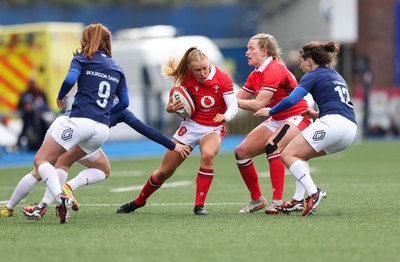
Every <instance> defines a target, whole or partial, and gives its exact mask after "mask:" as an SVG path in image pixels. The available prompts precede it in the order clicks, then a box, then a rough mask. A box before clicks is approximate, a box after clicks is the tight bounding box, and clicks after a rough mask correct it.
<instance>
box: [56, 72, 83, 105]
mask: <svg viewBox="0 0 400 262" xmlns="http://www.w3.org/2000/svg"><path fill="white" fill-rule="evenodd" d="M80 74H81V72H80V71H78V70H77V69H70V70H69V71H68V74H67V76H66V77H65V79H64V81H63V83H62V85H61V89H60V91H59V92H58V97H57V98H58V100H62V99H64V98H65V96H66V95H67V94H68V92H69V91H70V90H71V88H72V87H73V86H74V84H75V83H76V81H77V80H78V78H79V75H80Z"/></svg>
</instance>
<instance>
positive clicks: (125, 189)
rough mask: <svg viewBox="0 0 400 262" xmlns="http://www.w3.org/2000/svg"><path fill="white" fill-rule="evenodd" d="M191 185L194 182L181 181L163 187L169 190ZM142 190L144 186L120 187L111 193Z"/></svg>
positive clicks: (113, 189) (165, 184)
mask: <svg viewBox="0 0 400 262" xmlns="http://www.w3.org/2000/svg"><path fill="white" fill-rule="evenodd" d="M191 184H193V182H192V181H180V182H172V183H164V184H163V185H162V187H163V188H168V187H178V186H190V185H191ZM142 188H143V186H131V187H119V188H112V189H110V192H127V191H135V190H141V189H142Z"/></svg>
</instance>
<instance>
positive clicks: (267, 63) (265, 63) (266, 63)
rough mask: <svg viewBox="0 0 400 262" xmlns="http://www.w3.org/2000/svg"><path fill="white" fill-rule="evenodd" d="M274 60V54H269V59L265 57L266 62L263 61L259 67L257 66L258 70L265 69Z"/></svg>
mask: <svg viewBox="0 0 400 262" xmlns="http://www.w3.org/2000/svg"><path fill="white" fill-rule="evenodd" d="M272 60H273V58H272V56H269V57H268V58H267V59H265V61H264V63H262V65H261V66H260V67H259V68H256V71H260V72H263V71H264V69H265V68H266V67H267V66H268V65H269V63H271V61H272Z"/></svg>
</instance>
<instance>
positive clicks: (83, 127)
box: [51, 117, 110, 155]
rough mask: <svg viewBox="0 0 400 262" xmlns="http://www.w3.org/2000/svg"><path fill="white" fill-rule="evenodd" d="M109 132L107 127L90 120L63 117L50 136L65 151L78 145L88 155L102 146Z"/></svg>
mask: <svg viewBox="0 0 400 262" xmlns="http://www.w3.org/2000/svg"><path fill="white" fill-rule="evenodd" d="M109 132H110V129H109V127H108V126H107V125H105V124H102V123H99V122H96V121H93V120H91V119H88V118H79V117H73V118H69V117H64V119H63V120H62V121H61V122H60V123H59V125H58V126H57V127H56V128H55V129H54V130H53V131H52V133H51V135H52V136H53V138H54V140H55V141H56V142H57V143H58V144H60V145H61V146H62V147H63V148H64V149H65V150H67V151H69V150H71V149H72V148H73V147H74V146H76V145H78V146H79V147H80V148H81V149H82V150H83V151H85V152H86V154H88V155H89V154H91V153H93V152H95V151H96V150H97V149H99V148H100V147H101V146H102V145H103V144H104V142H105V141H106V140H107V138H108V134H109Z"/></svg>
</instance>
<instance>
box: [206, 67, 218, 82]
mask: <svg viewBox="0 0 400 262" xmlns="http://www.w3.org/2000/svg"><path fill="white" fill-rule="evenodd" d="M216 72H217V69H215V66H213V65H211V64H210V74H209V75H208V77H207V80H211V79H213V77H214V76H215V73H216Z"/></svg>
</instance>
